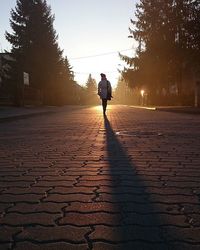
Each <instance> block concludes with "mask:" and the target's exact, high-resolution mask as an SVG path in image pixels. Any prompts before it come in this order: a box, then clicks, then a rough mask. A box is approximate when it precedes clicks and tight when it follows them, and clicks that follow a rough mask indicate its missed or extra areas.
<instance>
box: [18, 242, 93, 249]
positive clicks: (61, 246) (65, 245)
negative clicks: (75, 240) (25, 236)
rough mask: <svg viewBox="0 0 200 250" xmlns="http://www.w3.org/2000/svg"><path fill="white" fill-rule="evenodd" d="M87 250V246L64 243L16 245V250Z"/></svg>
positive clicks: (26, 243)
mask: <svg viewBox="0 0 200 250" xmlns="http://www.w3.org/2000/svg"><path fill="white" fill-rule="evenodd" d="M27 249H29V250H58V249H59V250H87V249H88V247H87V245H86V244H69V243H63V242H57V243H47V244H42V245H39V244H33V243H30V242H19V243H17V244H16V246H15V248H14V250H27Z"/></svg>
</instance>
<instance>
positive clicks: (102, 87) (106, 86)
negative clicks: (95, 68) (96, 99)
mask: <svg viewBox="0 0 200 250" xmlns="http://www.w3.org/2000/svg"><path fill="white" fill-rule="evenodd" d="M100 75H101V81H100V82H99V84H98V95H99V96H100V98H101V100H102V107H103V114H104V115H105V114H106V108H107V101H108V100H111V98H112V87H111V84H110V82H109V81H108V80H107V78H106V75H105V74H103V73H101V74H100Z"/></svg>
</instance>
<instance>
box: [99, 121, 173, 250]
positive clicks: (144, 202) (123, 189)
mask: <svg viewBox="0 0 200 250" xmlns="http://www.w3.org/2000/svg"><path fill="white" fill-rule="evenodd" d="M104 125H105V131H106V141H107V154H108V155H107V157H108V158H107V161H108V163H109V166H110V176H111V187H112V188H111V193H112V196H111V202H112V203H113V206H114V207H115V208H116V210H117V211H119V214H118V215H119V216H118V218H119V219H118V222H115V225H117V226H115V227H113V229H112V230H113V231H112V235H113V238H112V241H113V243H117V249H148V250H149V249H154V250H155V249H162V250H165V249H168V247H167V246H166V244H165V242H164V240H163V239H162V231H161V228H160V225H161V224H162V223H161V221H160V218H159V213H158V212H156V208H155V207H154V205H153V203H152V202H151V201H150V200H149V195H148V193H147V191H145V190H146V187H147V183H145V181H144V180H142V178H141V177H140V176H139V175H138V174H137V169H136V166H135V165H134V163H133V162H132V160H131V157H130V156H129V155H128V154H127V152H126V150H125V149H124V148H123V146H122V144H121V143H120V141H119V140H118V138H117V136H116V134H115V132H114V131H113V129H112V127H111V124H110V122H109V120H108V118H107V117H105V119H104Z"/></svg>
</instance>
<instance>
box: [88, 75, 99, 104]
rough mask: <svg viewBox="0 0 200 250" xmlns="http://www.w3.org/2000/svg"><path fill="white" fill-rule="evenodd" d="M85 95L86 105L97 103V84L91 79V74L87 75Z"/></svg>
mask: <svg viewBox="0 0 200 250" xmlns="http://www.w3.org/2000/svg"><path fill="white" fill-rule="evenodd" d="M86 95H87V100H88V101H87V102H88V104H96V103H97V83H96V80H95V79H94V78H92V75H91V74H89V76H88V80H87V82H86Z"/></svg>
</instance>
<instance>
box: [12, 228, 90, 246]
mask: <svg viewBox="0 0 200 250" xmlns="http://www.w3.org/2000/svg"><path fill="white" fill-rule="evenodd" d="M90 231H91V229H90V228H89V227H73V226H54V227H41V226H35V227H29V228H26V229H24V230H23V232H21V233H20V234H18V235H17V239H18V240H20V241H21V240H23V241H27V240H28V241H35V242H38V243H39V242H44V243H45V242H48V243H49V242H52V243H54V242H56V241H66V242H69V243H76V244H78V243H86V239H85V234H86V233H89V232H90Z"/></svg>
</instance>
